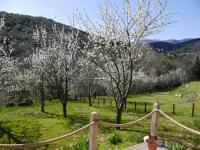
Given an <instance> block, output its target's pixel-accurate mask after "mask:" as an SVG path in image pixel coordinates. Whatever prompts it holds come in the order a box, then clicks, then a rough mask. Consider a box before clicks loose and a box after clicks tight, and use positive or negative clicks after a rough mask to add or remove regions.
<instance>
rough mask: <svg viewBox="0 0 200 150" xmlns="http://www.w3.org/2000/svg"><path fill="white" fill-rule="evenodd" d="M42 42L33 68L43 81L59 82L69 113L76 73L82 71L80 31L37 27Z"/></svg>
mask: <svg viewBox="0 0 200 150" xmlns="http://www.w3.org/2000/svg"><path fill="white" fill-rule="evenodd" d="M33 37H34V39H35V40H36V41H37V43H39V45H40V46H39V48H38V49H37V52H36V53H35V54H33V56H32V63H33V68H34V69H35V73H36V75H38V76H39V80H40V81H41V82H44V81H46V82H47V83H49V84H52V85H55V86H56V88H57V89H58V94H59V96H60V100H61V103H62V106H63V114H64V117H67V101H68V94H69V90H70V86H71V84H72V82H73V78H74V76H75V75H76V74H77V73H78V72H79V66H78V59H79V50H80V48H79V45H78V31H74V30H71V32H68V33H66V31H65V28H64V27H63V28H62V29H60V28H57V27H56V26H53V27H52V32H51V33H47V31H46V29H45V28H43V27H41V28H36V30H35V31H34V35H33Z"/></svg>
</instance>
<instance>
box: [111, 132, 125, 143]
mask: <svg viewBox="0 0 200 150" xmlns="http://www.w3.org/2000/svg"><path fill="white" fill-rule="evenodd" d="M108 140H109V141H110V143H111V144H114V145H117V144H119V143H122V137H121V135H119V134H117V133H115V134H114V135H112V136H111V137H110V138H109V139H108Z"/></svg>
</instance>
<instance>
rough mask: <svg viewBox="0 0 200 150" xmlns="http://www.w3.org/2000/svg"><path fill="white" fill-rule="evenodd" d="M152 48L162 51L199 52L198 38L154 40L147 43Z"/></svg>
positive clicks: (199, 42) (199, 43)
mask: <svg viewBox="0 0 200 150" xmlns="http://www.w3.org/2000/svg"><path fill="white" fill-rule="evenodd" d="M149 45H150V46H152V47H153V48H154V49H156V50H157V51H159V52H164V53H194V52H200V38H197V39H191V40H186V41H184V40H183V41H182V42H177V41H175V42H174V41H156V42H151V43H149Z"/></svg>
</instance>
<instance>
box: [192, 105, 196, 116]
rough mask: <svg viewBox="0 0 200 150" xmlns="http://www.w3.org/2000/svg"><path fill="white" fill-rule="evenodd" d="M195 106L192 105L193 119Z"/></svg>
mask: <svg viewBox="0 0 200 150" xmlns="http://www.w3.org/2000/svg"><path fill="white" fill-rule="evenodd" d="M194 106H195V103H192V117H194Z"/></svg>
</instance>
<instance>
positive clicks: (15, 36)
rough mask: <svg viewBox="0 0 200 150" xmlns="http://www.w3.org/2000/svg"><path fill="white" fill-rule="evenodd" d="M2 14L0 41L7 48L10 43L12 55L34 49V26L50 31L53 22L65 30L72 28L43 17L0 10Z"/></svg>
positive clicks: (26, 52) (28, 52)
mask: <svg viewBox="0 0 200 150" xmlns="http://www.w3.org/2000/svg"><path fill="white" fill-rule="evenodd" d="M3 16H4V18H5V26H4V28H3V31H2V33H1V35H2V36H1V39H0V43H4V48H6V47H7V48H8V45H10V44H11V45H12V46H13V49H14V52H13V55H26V54H30V52H31V51H32V50H34V49H33V48H34V46H35V45H34V41H33V39H32V34H33V30H34V29H35V28H36V26H37V27H39V26H43V27H45V28H46V29H47V31H51V30H52V26H53V25H55V24H56V26H57V27H58V28H61V27H63V26H65V27H66V28H65V29H66V32H68V31H69V30H71V29H72V27H70V26H67V25H64V24H61V23H58V22H55V21H54V20H52V19H47V18H44V17H32V16H28V15H19V14H13V13H7V12H0V18H1V17H3ZM73 29H74V28H73ZM84 35H85V33H84V32H80V33H79V36H81V37H83V36H84ZM5 38H6V40H5Z"/></svg>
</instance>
